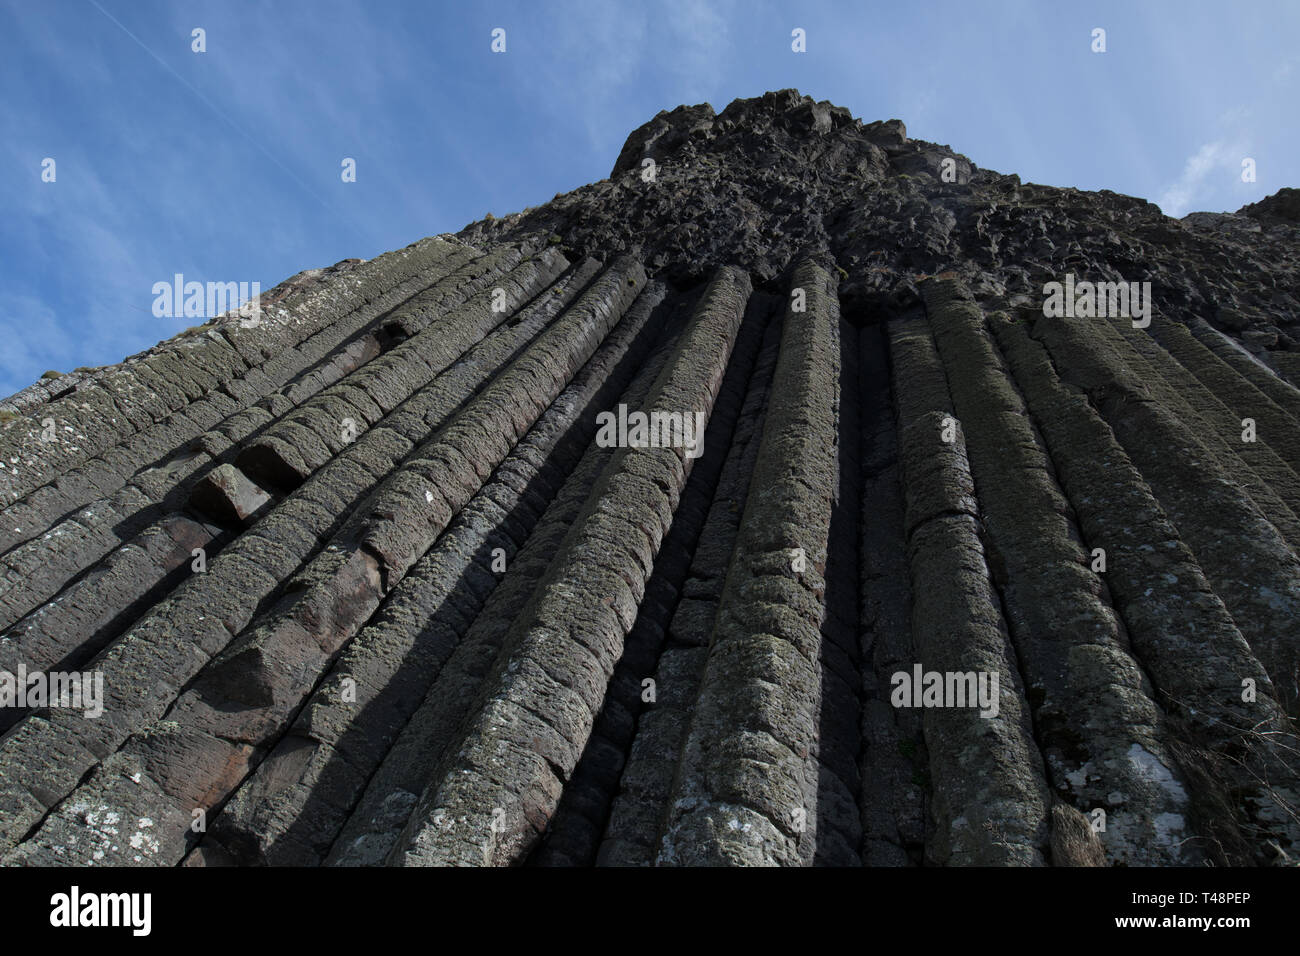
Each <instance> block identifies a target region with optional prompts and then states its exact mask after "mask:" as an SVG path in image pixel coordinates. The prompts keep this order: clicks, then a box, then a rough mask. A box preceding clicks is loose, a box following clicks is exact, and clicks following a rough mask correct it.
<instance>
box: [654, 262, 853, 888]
mask: <svg viewBox="0 0 1300 956" xmlns="http://www.w3.org/2000/svg"><path fill="white" fill-rule="evenodd" d="M792 285H793V289H792V294H791V299H790V302H789V303H788V304H787V307H786V313H785V318H784V326H783V331H782V339H781V352H780V355H779V357H778V359H777V367H776V371H775V374H774V377H773V382H772V391H771V398H770V400H769V405H768V414H767V421H766V424H765V426H764V429H763V439H762V444H761V445H760V450H759V455H758V462H757V467H756V468H755V470H754V475H753V478H752V480H751V483H750V491H749V496H748V499H747V501H746V504H745V514H744V517H743V518H742V519H741V526H740V531H739V534H738V536H737V541H736V550H735V553H734V554H733V556H732V559H731V566H730V568H729V569H728V572H727V582H726V585H725V586H724V589H723V595H722V601H721V604H720V607H719V611H718V617H717V621H716V623H715V625H714V631H713V637H712V642H711V644H710V647H709V659H708V663H707V664H706V666H705V674H704V680H703V683H702V686H701V690H700V695H699V698H698V700H697V702H696V706H695V713H694V716H693V718H692V721H691V726H690V730H689V732H688V733H687V737H686V742H685V745H684V749H683V754H682V765H681V768H680V770H679V772H678V777H677V786H676V789H675V792H674V795H673V800H672V803H671V804H670V807H669V816H668V823H667V827H666V831H665V835H664V840H663V844H662V846H661V848H660V851H659V856H658V860H657V862H658V863H660V864H663V865H677V864H682V865H740V864H760V865H787V866H788V865H799V864H800V863H801V862H803V860H802V857H803V856H805V855H806V854H805V853H801V844H803V843H804V842H805V841H815V839H816V811H817V806H816V799H817V791H818V772H819V767H818V763H817V759H816V751H817V732H818V727H819V724H820V702H821V676H822V675H821V663H820V652H821V637H822V635H821V628H822V623H823V619H824V617H825V613H826V610H825V580H824V574H825V568H826V551H827V542H828V539H829V534H830V520H831V507H832V503H833V501H834V498H835V494H836V490H837V487H838V475H837V451H836V449H837V444H838V433H837V424H838V423H837V420H836V408H837V403H838V399H839V378H840V343H839V305H838V300H837V297H836V293H835V286H834V284H833V282H832V280H831V279H830V278H829V277H828V276H827V274H826V273H825V272H824V271H823V270H822V269H821V268H819V267H818V266H816V265H814V264H812V263H809V262H804V263H802V264H800V265H799V266H798V268H797V269H796V270H795V272H794V276H793V279H792ZM799 306H803V307H804V308H803V309H802V310H801V311H796V310H797V309H798V308H799Z"/></svg>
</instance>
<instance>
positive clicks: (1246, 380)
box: [0, 90, 1300, 866]
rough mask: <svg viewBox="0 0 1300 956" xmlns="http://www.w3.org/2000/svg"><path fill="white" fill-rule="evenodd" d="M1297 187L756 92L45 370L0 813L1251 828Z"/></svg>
mask: <svg viewBox="0 0 1300 956" xmlns="http://www.w3.org/2000/svg"><path fill="white" fill-rule="evenodd" d="M1298 218H1300V217H1298V215H1297V207H1296V193H1295V191H1294V190H1282V191H1281V192H1279V193H1277V194H1276V195H1274V196H1271V197H1268V198H1267V199H1264V200H1262V201H1261V202H1259V203H1255V204H1253V205H1250V206H1247V207H1245V208H1243V209H1242V210H1240V211H1239V212H1238V213H1236V214H1211V213H1194V214H1192V215H1190V216H1187V217H1186V218H1184V219H1182V220H1174V219H1170V218H1168V217H1165V216H1163V215H1162V214H1161V213H1160V211H1159V209H1157V208H1156V207H1155V206H1154V205H1152V204H1150V203H1147V202H1145V201H1143V200H1140V199H1135V198H1131V197H1127V196H1121V195H1118V194H1115V193H1110V192H1106V191H1103V192H1100V193H1088V192H1081V191H1079V190H1075V189H1058V188H1054V187H1046V186H1035V185H1025V184H1022V183H1021V182H1020V180H1019V179H1018V177H1016V176H1014V175H1003V174H999V173H995V172H992V171H990V170H985V169H980V168H978V167H977V166H975V164H974V163H972V162H971V161H970V160H969V159H967V158H966V157H964V156H962V155H960V154H958V153H955V152H953V151H952V150H951V149H949V148H948V147H946V146H938V145H935V144H931V143H925V142H921V141H918V140H913V139H909V138H908V136H907V131H906V129H905V127H904V125H903V124H902V123H901V122H900V121H898V120H888V121H883V122H872V123H863V122H862V121H860V120H858V119H855V118H854V117H853V116H852V115H850V113H849V112H848V111H847V110H844V109H842V108H840V107H835V106H832V105H830V104H829V103H817V102H814V101H813V100H811V99H810V98H808V97H803V96H800V95H799V94H798V93H797V92H796V91H792V90H785V91H781V92H776V93H768V94H765V95H763V96H761V97H757V98H755V99H746V100H738V101H736V102H734V103H732V104H731V105H730V106H728V107H727V108H726V109H724V110H722V111H721V112H716V111H715V110H714V109H713V107H711V106H709V105H708V104H702V105H699V106H681V107H678V108H677V109H674V110H671V111H665V112H663V113H660V114H659V115H658V116H656V117H654V118H653V119H652V120H650V121H649V122H648V123H646V124H645V125H643V126H641V127H639V128H638V129H636V130H635V131H634V132H633V133H632V134H631V135H630V136H629V137H628V140H627V143H626V145H625V146H624V148H623V150H622V151H621V152H620V154H619V156H618V158H617V161H616V162H615V164H614V167H613V170H612V172H611V176H610V178H609V179H606V180H602V181H600V182H597V183H593V184H591V185H589V186H585V187H583V188H581V189H578V190H576V191H574V192H572V193H568V194H565V195H562V196H557V197H556V198H555V199H554V200H553V201H551V202H549V203H547V204H546V205H544V206H540V207H537V208H534V209H531V210H527V211H525V212H523V213H518V214H514V215H510V216H505V217H502V218H499V219H489V220H484V221H482V222H478V223H474V224H472V225H470V226H468V227H467V228H465V229H464V230H462V231H461V232H460V233H458V234H456V235H440V236H436V237H433V238H428V239H422V240H420V241H418V242H416V243H414V244H412V245H411V246H408V247H407V248H405V249H402V250H398V251H396V252H391V253H387V254H385V255H383V256H380V257H378V258H376V259H374V260H370V261H365V262H363V261H361V260H346V261H344V262H341V263H338V264H337V265H335V266H333V267H330V268H328V269H317V270H310V271H307V272H303V273H300V274H299V275H297V276H295V277H293V278H292V279H289V280H287V281H286V282H284V283H282V284H281V285H279V286H277V287H276V288H275V289H273V290H271V291H270V292H268V293H266V294H264V295H262V296H261V301H260V309H259V311H258V312H257V313H256V314H255V315H254V316H253V317H252V318H250V316H249V315H248V314H247V313H246V312H243V313H238V314H237V313H230V314H227V315H224V316H222V317H220V318H218V319H215V320H213V321H211V322H208V323H207V324H205V325H203V326H199V327H197V328H195V329H191V330H190V331H188V332H186V333H183V334H182V335H180V336H177V337H175V338H173V339H171V340H168V341H167V342H163V343H161V344H160V345H158V346H157V347H155V348H153V349H151V350H149V351H148V352H145V353H142V354H141V355H138V356H135V357H133V358H131V359H129V360H127V361H126V362H124V363H122V364H120V365H117V366H111V367H105V368H101V369H90V370H81V371H78V372H77V373H74V374H71V375H66V376H52V377H50V378H47V379H43V380H42V381H41V382H39V383H37V384H36V385H33V386H32V387H31V388H28V389H25V390H24V391H22V392H20V393H18V394H17V395H15V396H13V397H11V398H10V399H8V400H6V401H4V402H0V704H3V706H0V731H2V732H3V734H4V736H3V737H2V738H0V853H3V860H4V862H6V863H9V864H34V865H82V864H87V863H94V864H126V865H175V864H184V865H193V866H202V865H230V864H235V865H248V864H272V865H277V864H295V865H327V866H329V865H401V866H415V865H443V864H462V865H574V866H590V865H692V864H710V865H715V864H720V865H860V864H862V865H980V864H983V865H1039V864H1049V865H1187V866H1197V865H1205V864H1225V863H1226V864H1246V865H1266V864H1276V863H1286V862H1288V861H1289V860H1290V859H1291V858H1293V857H1294V856H1295V854H1296V853H1297V852H1300V832H1298V829H1300V827H1298V825H1297V823H1296V821H1297V819H1300V817H1298V816H1297V813H1296V807H1297V800H1298V798H1297V794H1298V793H1300V766H1298V765H1297V761H1296V759H1295V754H1296V753H1297V752H1300V751H1297V749H1296V748H1297V747H1298V746H1300V740H1297V739H1296V727H1295V718H1296V715H1297V707H1298V706H1300V687H1298V686H1297V685H1298V682H1300V623H1298V622H1300V558H1298V557H1297V549H1298V548H1300V391H1297V389H1296V383H1297V381H1300V362H1297V358H1296V357H1297V354H1298V353H1297V351H1296V349H1297V344H1296V340H1297V338H1300V332H1298V329H1300V313H1298V311H1297V303H1296V299H1295V295H1296V291H1295V290H1296V289H1297V287H1298V286H1297V282H1296V278H1297V276H1296V268H1297V266H1296V262H1297V259H1296V250H1297V229H1298V226H1297V220H1298Z"/></svg>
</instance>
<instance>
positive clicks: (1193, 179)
mask: <svg viewBox="0 0 1300 956" xmlns="http://www.w3.org/2000/svg"><path fill="white" fill-rule="evenodd" d="M1249 155H1250V153H1249V152H1248V150H1247V149H1246V147H1245V146H1244V145H1243V144H1242V143H1240V142H1236V141H1232V142H1230V141H1228V140H1223V139H1220V140H1215V141H1214V142H1212V143H1206V144H1205V145H1204V146H1202V147H1201V148H1200V149H1198V150H1197V151H1196V152H1195V153H1194V154H1192V155H1191V156H1190V157H1188V159H1187V162H1186V163H1185V164H1184V165H1183V171H1182V174H1181V175H1180V176H1179V177H1178V179H1176V180H1175V181H1174V182H1173V183H1171V184H1170V185H1169V186H1167V187H1165V189H1164V190H1163V191H1162V192H1161V194H1160V198H1159V199H1157V200H1156V203H1157V205H1159V206H1160V208H1161V210H1162V211H1163V212H1164V214H1165V215H1166V216H1175V217H1182V216H1185V215H1187V213H1189V212H1191V211H1192V204H1193V203H1194V202H1201V203H1204V201H1205V200H1204V197H1205V195H1206V193H1207V192H1208V191H1210V188H1211V185H1212V180H1211V177H1213V176H1222V177H1224V179H1223V182H1232V181H1233V177H1234V176H1239V175H1240V173H1241V161H1242V160H1243V159H1244V158H1245V157H1247V156H1249ZM1214 191H1216V192H1217V191H1218V190H1217V189H1215V190H1214Z"/></svg>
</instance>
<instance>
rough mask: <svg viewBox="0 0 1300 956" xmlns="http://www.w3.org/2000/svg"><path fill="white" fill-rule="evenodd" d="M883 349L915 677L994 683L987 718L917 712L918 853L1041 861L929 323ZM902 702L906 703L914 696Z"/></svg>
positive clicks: (1027, 768)
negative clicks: (901, 496)
mask: <svg viewBox="0 0 1300 956" xmlns="http://www.w3.org/2000/svg"><path fill="white" fill-rule="evenodd" d="M890 344H891V349H892V353H893V368H894V392H895V395H896V396H897V398H898V413H899V441H900V444H901V447H902V460H903V482H904V488H905V490H906V505H905V516H904V534H905V536H906V538H907V556H908V563H909V565H910V568H911V579H912V594H913V603H912V640H913V642H914V644H915V647H916V653H917V661H916V663H917V664H920V665H921V669H922V671H923V672H930V671H937V672H939V673H941V674H945V675H946V674H949V673H956V674H966V673H969V672H975V674H976V675H978V676H979V677H985V675H987V677H986V679H987V680H988V681H989V682H990V684H991V681H992V678H993V676H994V675H996V677H997V680H998V697H997V713H996V714H995V715H990V716H983V715H982V714H983V711H982V710H981V709H979V708H977V707H975V706H972V705H971V703H972V702H970V701H967V706H952V704H953V703H955V702H954V701H943V702H942V703H943V704H944V705H946V706H933V705H931V704H927V705H926V707H925V710H924V712H923V713H924V718H923V725H924V728H925V743H926V749H927V750H928V751H929V755H930V776H931V787H932V805H931V811H932V815H933V818H934V826H933V829H932V830H931V831H930V832H929V833H928V834H927V839H926V858H927V860H928V861H930V862H933V863H937V864H941V865H953V866H969V865H975V866H1014V865H1039V864H1042V863H1043V862H1044V850H1045V849H1046V846H1047V844H1048V824H1047V820H1048V812H1049V809H1050V797H1049V795H1048V790H1047V783H1046V780H1045V778H1044V773H1043V762H1042V756H1041V754H1040V753H1039V751H1038V747H1037V744H1036V743H1035V741H1034V739H1033V733H1032V728H1031V726H1030V721H1029V714H1028V707H1027V705H1026V704H1025V702H1024V700H1023V698H1022V695H1021V688H1020V677H1019V672H1018V663H1017V661H1016V659H1015V655H1014V653H1013V652H1012V650H1011V648H1010V645H1009V642H1008V639H1007V634H1006V629H1005V625H1004V623H1003V620H1002V612H1001V608H1000V606H999V598H998V595H997V593H996V591H995V590H994V588H993V582H992V581H991V580H990V576H989V570H988V565H987V562H986V558H985V553H984V546H983V544H982V542H981V540H980V514H979V506H978V504H977V503H976V500H975V485H974V482H973V481H972V479H971V474H970V466H969V464H968V461H967V457H966V442H965V437H964V435H963V434H962V432H961V429H960V427H959V424H958V422H957V420H956V418H955V416H954V415H953V414H951V412H950V409H951V405H950V399H949V397H948V391H947V386H946V385H945V384H943V382H944V376H943V369H942V367H941V366H940V365H939V359H938V356H937V355H936V354H935V349H934V344H933V342H932V341H931V339H930V336H929V333H928V331H926V327H925V323H924V322H917V323H916V324H914V325H911V324H909V326H907V327H895V328H891V343H890ZM908 676H909V678H910V677H911V676H912V675H908ZM905 697H906V698H908V699H907V701H906V703H911V702H912V700H913V698H912V695H911V694H910V693H908V694H906V695H905ZM991 709H992V708H990V710H991Z"/></svg>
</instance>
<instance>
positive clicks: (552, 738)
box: [390, 269, 750, 866]
mask: <svg viewBox="0 0 1300 956" xmlns="http://www.w3.org/2000/svg"><path fill="white" fill-rule="evenodd" d="M749 293H750V282H749V278H748V276H747V275H745V274H744V273H742V272H740V271H739V270H734V269H723V270H722V271H721V272H720V273H719V274H718V276H717V277H716V278H715V279H714V281H713V282H712V283H711V284H710V286H709V289H708V291H706V292H705V294H704V298H703V300H702V301H701V303H700V306H699V307H698V309H697V310H696V313H695V315H694V317H693V319H692V321H691V323H690V325H689V326H688V327H687V329H686V330H685V332H684V333H683V335H682V339H681V342H680V343H679V345H678V347H677V349H676V351H675V354H674V355H673V356H672V358H671V359H670V360H669V363H668V366H667V367H666V368H665V370H664V372H663V373H662V374H661V376H660V379H659V381H658V382H656V384H655V387H654V388H652V390H651V393H650V396H649V399H648V401H647V409H646V411H647V413H653V412H666V413H676V414H680V415H683V416H686V415H690V416H692V421H694V415H695V414H696V413H700V414H702V415H703V416H704V418H705V419H706V420H707V418H708V417H709V415H710V413H711V411H712V408H713V403H714V399H715V398H716V396H717V393H718V390H719V389H720V387H721V385H722V379H723V374H724V372H725V370H726V367H727V361H728V358H729V357H730V354H731V349H732V346H733V345H734V343H735V340H736V335H737V332H738V331H739V329H740V323H741V319H742V317H743V315H744V310H745V302H746V300H747V299H748V297H749ZM629 411H633V410H629ZM703 451H704V452H705V453H706V454H709V453H712V454H719V453H721V450H720V449H703ZM691 461H692V459H691V458H689V457H687V453H686V449H685V448H682V447H647V446H645V445H641V446H632V447H624V448H620V450H619V451H618V452H617V453H616V454H615V456H614V458H613V459H612V460H611V461H610V463H609V465H608V466H607V467H606V469H605V471H604V473H603V474H602V475H601V477H600V478H599V480H598V481H597V482H596V486H595V488H594V489H593V490H592V493H591V495H590V497H589V498H588V500H587V504H586V506H585V507H584V508H583V512H582V514H581V515H580V516H579V518H578V520H577V521H576V522H575V523H574V527H573V529H572V531H571V532H570V534H569V535H567V536H566V538H565V540H564V542H563V543H562V544H561V546H560V549H559V551H558V553H557V555H556V557H555V561H554V562H553V564H552V566H551V569H550V571H549V572H548V573H547V575H546V577H545V578H544V579H543V580H542V582H541V583H540V584H539V587H538V589H537V591H536V592H535V593H534V595H533V597H532V599H531V600H530V601H529V603H528V604H527V605H526V606H525V607H524V609H523V610H522V611H521V613H520V614H519V616H518V617H517V618H516V620H515V622H514V624H513V625H512V627H511V632H510V634H509V635H508V637H507V641H506V646H507V648H508V651H507V654H506V655H505V656H504V659H503V660H502V661H501V663H500V665H499V666H498V668H497V669H496V671H495V672H494V673H493V674H492V675H491V676H490V677H489V678H488V680H487V681H486V683H485V689H484V691H483V692H482V693H483V698H482V706H481V707H480V709H479V710H478V712H477V713H476V714H475V715H474V716H473V717H472V718H471V719H470V720H469V722H468V724H467V725H466V726H465V727H464V729H463V730H462V734H461V744H460V745H459V746H457V747H453V748H449V749H448V754H449V756H448V758H447V759H445V760H444V762H443V763H442V765H441V766H440V767H439V769H438V772H437V773H435V775H434V777H433V782H432V783H431V784H430V786H429V787H428V788H427V789H426V791H425V793H424V795H423V797H422V798H421V800H420V801H419V803H418V804H417V805H416V808H415V810H414V812H413V813H412V814H411V817H410V820H409V821H408V824H407V826H406V828H405V831H404V832H403V834H402V836H401V838H400V839H399V840H398V843H397V846H396V847H395V848H394V851H393V854H392V856H391V857H390V862H392V863H398V864H402V865H408V866H410V865H430V864H434V865H437V864H479V865H482V864H487V865H493V864H505V863H513V862H518V861H519V860H521V859H522V858H523V857H524V856H526V855H527V853H528V852H529V851H530V850H531V849H532V847H533V846H534V845H535V844H536V841H537V838H538V836H539V835H540V833H541V832H542V831H543V830H544V829H545V828H546V826H547V824H548V823H549V821H550V819H551V817H552V816H553V814H554V813H555V809H556V806H557V804H558V802H559V798H560V794H561V791H562V788H563V786H564V785H565V783H566V782H567V780H568V778H569V775H570V774H571V773H572V772H573V769H574V767H575V766H576V764H577V762H578V759H579V756H580V755H581V753H582V749H583V747H584V746H585V745H586V743H587V740H588V738H589V736H590V734H591V729H592V725H593V723H594V720H595V715H596V714H597V713H598V712H599V710H600V708H601V704H602V702H603V700H604V698H605V694H606V689H607V687H608V684H609V680H610V677H611V676H612V674H613V671H614V665H615V664H616V663H617V662H618V659H619V657H620V656H621V654H622V651H623V640H624V638H625V636H626V635H627V632H628V631H629V630H630V629H631V627H632V624H633V623H634V621H635V619H636V614H637V607H638V605H639V604H640V602H641V600H642V598H643V596H644V591H645V585H646V580H647V578H648V577H649V575H650V573H651V570H652V567H653V564H654V559H655V555H656V554H657V552H658V550H659V547H660V545H661V543H662V542H663V539H664V535H665V534H666V532H667V530H668V527H669V525H670V524H671V522H672V516H673V512H674V511H675V509H676V507H677V504H678V500H679V496H680V494H681V490H682V487H683V485H684V484H685V483H686V478H687V475H688V473H689V470H690V464H691Z"/></svg>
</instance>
